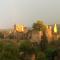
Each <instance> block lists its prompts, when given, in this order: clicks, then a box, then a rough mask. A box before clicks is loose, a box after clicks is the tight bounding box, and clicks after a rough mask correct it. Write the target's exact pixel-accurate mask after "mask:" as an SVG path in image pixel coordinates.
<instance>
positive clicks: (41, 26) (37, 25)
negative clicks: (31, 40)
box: [32, 20, 46, 31]
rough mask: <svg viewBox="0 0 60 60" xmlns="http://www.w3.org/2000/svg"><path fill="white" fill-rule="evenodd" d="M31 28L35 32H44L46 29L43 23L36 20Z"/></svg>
mask: <svg viewBox="0 0 60 60" xmlns="http://www.w3.org/2000/svg"><path fill="white" fill-rule="evenodd" d="M32 28H33V29H34V30H37V31H40V30H42V31H44V30H45V29H46V27H45V24H44V23H43V21H40V20H38V21H37V22H36V23H33V26H32Z"/></svg>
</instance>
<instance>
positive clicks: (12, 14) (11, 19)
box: [0, 0, 60, 28]
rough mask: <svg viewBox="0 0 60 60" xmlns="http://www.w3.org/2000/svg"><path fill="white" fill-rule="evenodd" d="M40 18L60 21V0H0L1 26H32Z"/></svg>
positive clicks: (50, 21) (48, 20) (49, 21)
mask: <svg viewBox="0 0 60 60" xmlns="http://www.w3.org/2000/svg"><path fill="white" fill-rule="evenodd" d="M38 19H41V20H43V21H44V22H45V23H48V24H54V23H58V24H59V23H60V0H0V28H2V27H3V28H10V27H12V26H13V25H14V24H25V25H26V26H31V25H32V23H33V22H34V21H36V20H38Z"/></svg>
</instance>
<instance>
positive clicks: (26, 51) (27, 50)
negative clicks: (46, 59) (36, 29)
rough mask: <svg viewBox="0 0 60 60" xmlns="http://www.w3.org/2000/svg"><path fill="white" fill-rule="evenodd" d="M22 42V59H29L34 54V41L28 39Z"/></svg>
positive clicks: (20, 49)
mask: <svg viewBox="0 0 60 60" xmlns="http://www.w3.org/2000/svg"><path fill="white" fill-rule="evenodd" d="M20 43H21V44H20V48H19V51H20V58H21V59H22V60H23V59H24V60H29V59H30V58H31V56H32V54H34V49H33V46H32V43H31V42H30V41H28V40H25V41H22V42H20ZM23 57H24V58H23ZM28 57H29V58H28Z"/></svg>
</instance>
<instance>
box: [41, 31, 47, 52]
mask: <svg viewBox="0 0 60 60" xmlns="http://www.w3.org/2000/svg"><path fill="white" fill-rule="evenodd" d="M40 47H41V51H46V49H47V47H48V40H47V37H46V34H45V32H43V36H42V38H41V42H40Z"/></svg>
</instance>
